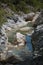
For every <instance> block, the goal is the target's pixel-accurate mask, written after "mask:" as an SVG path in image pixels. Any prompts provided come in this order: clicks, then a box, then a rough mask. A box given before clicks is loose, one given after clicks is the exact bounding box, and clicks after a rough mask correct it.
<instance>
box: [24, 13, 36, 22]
mask: <svg viewBox="0 0 43 65" xmlns="http://www.w3.org/2000/svg"><path fill="white" fill-rule="evenodd" d="M34 16H35V13H33V12H32V13H29V14H26V15H25V16H24V19H25V21H32V20H33V17H34Z"/></svg>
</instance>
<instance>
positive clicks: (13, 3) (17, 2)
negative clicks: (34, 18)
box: [0, 0, 43, 26]
mask: <svg viewBox="0 0 43 65" xmlns="http://www.w3.org/2000/svg"><path fill="white" fill-rule="evenodd" d="M1 3H6V4H7V5H8V7H9V8H10V9H11V10H13V11H14V12H15V13H18V12H19V11H22V12H24V13H29V12H30V11H31V9H30V8H29V6H30V7H31V6H32V7H33V8H34V10H33V11H34V12H36V11H37V10H40V9H43V0H0V5H1ZM5 14H6V12H5V11H4V9H3V7H1V6H0V26H1V25H2V23H3V22H5V21H6V20H5V19H6V18H4V16H5ZM7 16H11V14H9V13H7Z"/></svg>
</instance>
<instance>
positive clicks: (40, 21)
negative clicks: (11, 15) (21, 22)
mask: <svg viewBox="0 0 43 65" xmlns="http://www.w3.org/2000/svg"><path fill="white" fill-rule="evenodd" d="M34 29H35V30H34V33H33V35H32V43H33V47H34V49H35V50H36V51H37V50H38V51H39V50H42V49H43V12H41V13H40V15H39V17H38V18H37V19H36V22H35V23H34Z"/></svg>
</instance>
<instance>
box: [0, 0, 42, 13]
mask: <svg viewBox="0 0 43 65" xmlns="http://www.w3.org/2000/svg"><path fill="white" fill-rule="evenodd" d="M0 1H1V2H4V3H7V4H9V6H10V8H11V9H12V10H14V11H23V12H24V13H28V12H30V10H29V7H28V6H29V5H31V6H33V7H34V10H35V11H37V10H39V9H41V8H43V0H0Z"/></svg>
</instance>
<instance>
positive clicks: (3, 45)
mask: <svg viewBox="0 0 43 65" xmlns="http://www.w3.org/2000/svg"><path fill="white" fill-rule="evenodd" d="M5 10H6V12H9V11H10V12H12V13H13V16H11V17H9V16H7V17H6V19H7V22H5V23H4V24H3V25H2V26H1V29H0V65H1V64H2V65H3V63H4V65H24V64H25V65H28V64H29V65H32V64H33V65H37V64H38V65H39V62H40V64H41V65H43V62H42V61H43V11H41V12H36V13H34V12H30V13H29V14H23V15H22V16H21V15H18V14H15V13H14V12H13V11H12V10H10V9H9V8H7V7H6V9H5ZM7 10H8V11H7ZM36 59H37V60H38V61H37V60H36ZM2 60H3V61H2ZM39 60H40V61H39ZM33 61H34V62H33ZM35 62H36V63H35Z"/></svg>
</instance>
